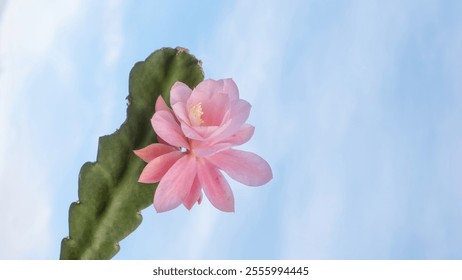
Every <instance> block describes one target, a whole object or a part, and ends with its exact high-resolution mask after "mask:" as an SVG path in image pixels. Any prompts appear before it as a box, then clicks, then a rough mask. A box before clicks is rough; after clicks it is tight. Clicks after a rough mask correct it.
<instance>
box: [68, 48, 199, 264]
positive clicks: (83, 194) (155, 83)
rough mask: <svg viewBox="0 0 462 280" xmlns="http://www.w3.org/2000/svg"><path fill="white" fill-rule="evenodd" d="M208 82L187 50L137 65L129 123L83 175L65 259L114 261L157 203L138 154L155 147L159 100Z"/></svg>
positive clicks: (164, 52)
mask: <svg viewBox="0 0 462 280" xmlns="http://www.w3.org/2000/svg"><path fill="white" fill-rule="evenodd" d="M203 78H204V75H203V72H202V67H201V63H200V61H199V60H197V59H196V58H195V57H194V56H192V55H190V54H188V52H187V50H186V49H183V48H176V49H171V48H164V49H160V50H158V51H156V52H154V53H153V54H151V55H150V56H149V57H148V58H147V59H146V60H145V61H144V62H138V63H136V64H135V66H134V67H133V69H132V70H131V72H130V79H129V96H128V97H127V99H128V103H129V105H128V108H127V119H126V120H125V122H124V123H123V124H122V126H121V127H120V129H118V130H117V131H116V132H114V133H113V134H111V135H107V136H103V137H101V138H100V139H99V144H98V156H97V161H96V162H87V163H85V164H84V165H83V166H82V169H81V170H80V174H79V189H78V195H79V200H78V201H77V202H74V203H72V204H71V206H70V209H69V237H67V238H64V239H63V240H62V242H61V255H60V259H110V258H112V257H113V256H114V255H115V254H116V253H117V252H118V251H119V241H120V240H122V239H123V238H125V237H126V236H127V235H129V234H130V233H131V232H133V231H134V230H135V229H136V228H137V227H138V226H139V225H140V224H141V220H142V216H141V213H140V211H141V210H142V209H144V208H146V207H148V206H149V205H151V204H152V201H153V195H154V191H155V188H156V187H157V184H151V185H146V184H140V183H138V182H137V181H138V177H139V175H140V173H141V171H142V169H143V167H144V166H145V163H144V162H143V161H142V160H141V159H140V158H138V157H137V156H135V155H134V153H133V150H135V149H139V148H143V147H145V146H147V145H148V144H151V143H154V142H156V136H155V133H154V131H153V129H152V127H151V122H150V119H151V117H152V115H153V114H154V105H155V102H156V99H157V97H158V96H159V95H162V96H163V97H164V99H165V101H166V102H167V104H169V99H170V88H171V86H172V85H173V84H174V83H175V82H176V81H182V82H184V83H186V84H187V85H188V86H190V87H191V88H192V87H195V86H196V85H197V84H198V83H199V82H201V81H202V80H203Z"/></svg>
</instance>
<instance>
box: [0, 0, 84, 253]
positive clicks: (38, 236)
mask: <svg viewBox="0 0 462 280" xmlns="http://www.w3.org/2000/svg"><path fill="white" fill-rule="evenodd" d="M38 11H40V12H38ZM78 12H79V1H66V2H64V1H27V2H26V1H8V2H7V3H6V5H5V10H4V13H3V18H2V21H1V25H0V69H1V72H0V88H1V92H0V134H1V135H2V136H1V138H0V197H1V198H2V204H0V212H1V213H2V216H0V223H2V225H3V226H2V230H1V231H0V248H1V249H0V258H44V257H49V256H50V252H49V250H48V246H49V244H50V241H51V240H50V234H51V233H50V217H51V211H52V205H51V202H52V200H51V193H52V189H51V186H52V184H53V182H52V178H51V171H50V169H49V168H50V167H49V166H47V163H48V162H47V161H48V160H47V157H46V155H47V152H46V151H44V150H43V149H42V147H41V146H40V141H39V139H40V138H43V136H44V133H45V134H46V135H49V134H53V132H51V131H43V130H42V129H43V126H42V124H41V123H40V122H43V120H44V119H43V118H42V116H34V115H33V113H31V112H32V111H33V110H31V109H33V108H34V107H36V106H50V103H48V102H47V101H46V100H47V93H45V92H40V87H39V86H38V87H37V86H33V85H31V84H30V83H29V81H31V80H33V79H34V77H35V76H36V75H37V74H38V73H41V72H43V71H44V67H46V66H45V65H46V62H48V63H51V65H53V66H54V67H56V68H57V69H60V71H59V74H60V76H59V78H61V79H63V80H67V81H71V80H72V78H71V75H72V71H73V70H72V64H71V63H70V61H69V60H66V59H65V58H66V56H65V55H63V53H61V52H60V50H59V49H57V48H56V47H54V43H55V40H56V38H57V37H58V36H59V35H61V34H60V32H62V28H63V27H64V26H66V24H69V23H70V22H71V21H72V20H73V19H74V18H75V17H76V16H77V14H78ZM57 57H58V58H62V59H54V58H57ZM50 61H51V62H50ZM26 89H27V90H29V92H26ZM31 89H33V92H31V91H30V90H31ZM40 95H42V96H43V97H44V98H43V99H42V102H43V103H42V104H32V103H30V102H29V101H28V100H29V99H31V97H32V96H34V97H35V99H34V98H32V100H37V96H40Z"/></svg>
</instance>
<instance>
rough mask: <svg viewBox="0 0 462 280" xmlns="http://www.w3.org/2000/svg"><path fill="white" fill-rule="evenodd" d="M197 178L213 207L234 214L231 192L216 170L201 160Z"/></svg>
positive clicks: (223, 178)
mask: <svg viewBox="0 0 462 280" xmlns="http://www.w3.org/2000/svg"><path fill="white" fill-rule="evenodd" d="M197 176H198V177H199V181H200V184H201V185H202V186H203V188H204V193H205V195H206V196H207V198H208V199H209V200H210V202H211V203H212V205H213V206H215V207H216V208H217V209H219V210H221V211H224V212H234V196H233V192H232V191H231V188H230V187H229V184H228V182H227V181H226V179H225V177H223V175H222V174H221V172H220V171H219V170H218V169H217V168H215V167H214V166H213V165H211V164H210V163H208V162H207V161H206V160H204V159H202V160H200V161H198V166H197Z"/></svg>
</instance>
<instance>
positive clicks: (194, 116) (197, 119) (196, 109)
mask: <svg viewBox="0 0 462 280" xmlns="http://www.w3.org/2000/svg"><path fill="white" fill-rule="evenodd" d="M203 114H204V112H202V104H201V103H200V102H199V103H197V104H196V105H194V106H192V107H191V109H189V119H190V120H191V122H192V123H193V125H202V124H203V123H204V121H203V120H202V115H203Z"/></svg>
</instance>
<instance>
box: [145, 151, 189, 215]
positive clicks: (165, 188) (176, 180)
mask: <svg viewBox="0 0 462 280" xmlns="http://www.w3.org/2000/svg"><path fill="white" fill-rule="evenodd" d="M195 177H196V159H195V158H194V157H193V156H183V157H182V158H180V159H179V160H178V161H177V162H176V163H175V164H174V165H173V166H172V167H171V168H170V169H169V170H168V171H167V173H166V174H165V175H164V177H163V178H162V180H160V183H159V185H158V186H157V190H156V193H155V195H154V208H156V211H157V212H159V213H160V212H165V211H169V210H172V209H174V208H176V207H178V205H180V204H181V203H182V202H183V201H184V200H185V199H186V197H187V195H188V194H189V192H190V191H191V186H192V185H193V182H194V178H195Z"/></svg>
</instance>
